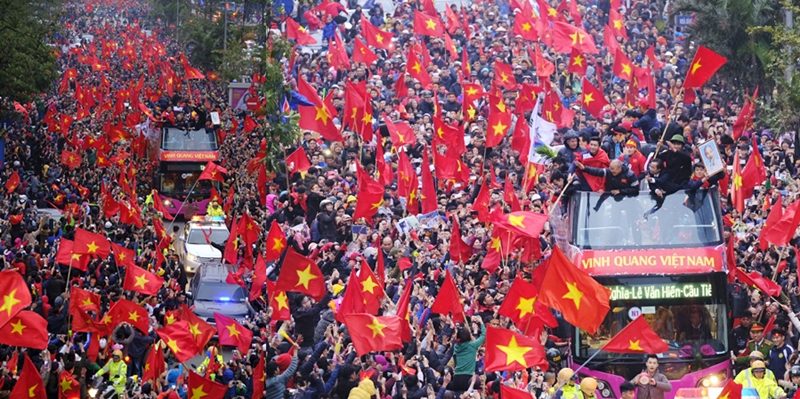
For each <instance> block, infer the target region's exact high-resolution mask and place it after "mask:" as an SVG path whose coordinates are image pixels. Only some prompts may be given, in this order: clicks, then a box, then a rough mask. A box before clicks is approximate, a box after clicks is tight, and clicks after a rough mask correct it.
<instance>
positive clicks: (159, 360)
mask: <svg viewBox="0 0 800 399" xmlns="http://www.w3.org/2000/svg"><path fill="white" fill-rule="evenodd" d="M290 19H291V18H290ZM165 369H166V362H165V361H164V350H163V349H162V348H161V341H159V342H156V343H155V344H153V346H152V347H151V348H150V353H149V354H148V355H147V362H146V363H145V365H144V373H143V374H142V382H148V381H150V382H155V380H156V379H157V378H158V377H159V376H161V374H162V373H163V372H164V371H165Z"/></svg>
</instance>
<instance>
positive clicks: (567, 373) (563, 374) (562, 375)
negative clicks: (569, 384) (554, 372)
mask: <svg viewBox="0 0 800 399" xmlns="http://www.w3.org/2000/svg"><path fill="white" fill-rule="evenodd" d="M573 375H575V372H574V371H572V369H570V368H566V367H565V368H563V369H561V370H559V371H558V380H559V381H567V380H569V379H570V378H572V376H573Z"/></svg>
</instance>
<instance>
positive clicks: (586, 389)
mask: <svg viewBox="0 0 800 399" xmlns="http://www.w3.org/2000/svg"><path fill="white" fill-rule="evenodd" d="M596 390H597V380H595V379H594V378H591V377H589V378H584V379H583V381H581V391H583V393H586V394H593V393H594V391H596Z"/></svg>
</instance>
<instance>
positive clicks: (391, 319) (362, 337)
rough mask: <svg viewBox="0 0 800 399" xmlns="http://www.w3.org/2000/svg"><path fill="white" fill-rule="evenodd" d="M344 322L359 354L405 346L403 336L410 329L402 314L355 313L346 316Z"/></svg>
mask: <svg viewBox="0 0 800 399" xmlns="http://www.w3.org/2000/svg"><path fill="white" fill-rule="evenodd" d="M344 324H345V325H346V326H347V331H348V332H349V333H350V336H351V337H352V339H353V346H355V348H356V353H357V354H358V355H359V356H363V355H366V354H368V353H370V352H379V351H392V350H395V349H400V348H402V347H403V341H402V339H401V337H403V336H404V333H405V332H407V331H409V330H410V327H409V326H408V322H407V321H406V320H405V319H402V318H400V316H379V317H376V316H373V315H371V314H364V313H354V314H349V315H346V316H344Z"/></svg>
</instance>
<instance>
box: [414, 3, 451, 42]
mask: <svg viewBox="0 0 800 399" xmlns="http://www.w3.org/2000/svg"><path fill="white" fill-rule="evenodd" d="M414 33H415V34H417V35H426V36H433V37H441V36H442V35H444V24H443V23H442V21H441V20H440V19H439V17H438V16H433V15H427V14H423V13H421V12H419V10H417V9H416V8H415V9H414Z"/></svg>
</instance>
